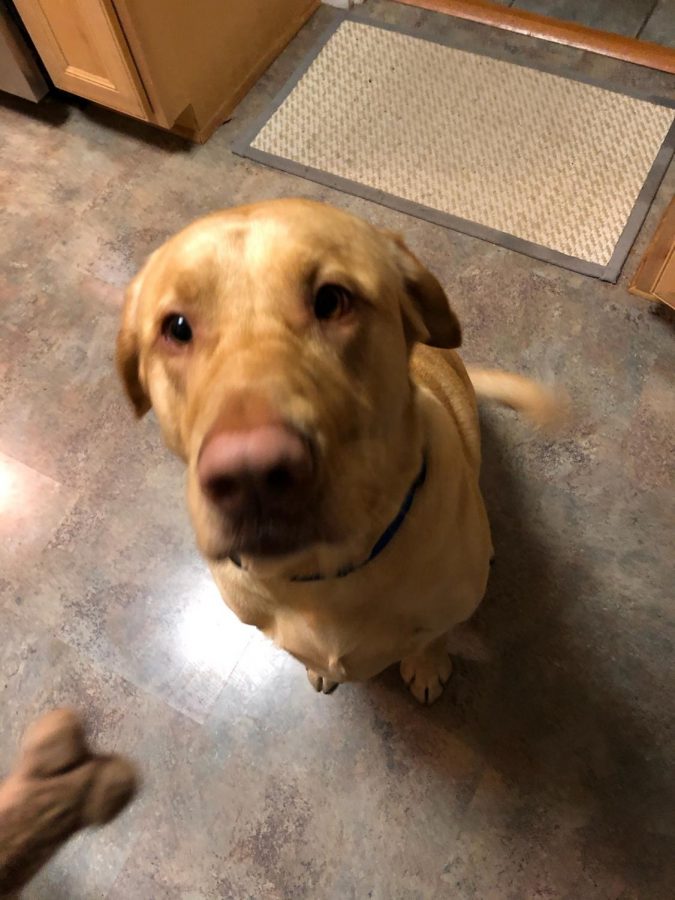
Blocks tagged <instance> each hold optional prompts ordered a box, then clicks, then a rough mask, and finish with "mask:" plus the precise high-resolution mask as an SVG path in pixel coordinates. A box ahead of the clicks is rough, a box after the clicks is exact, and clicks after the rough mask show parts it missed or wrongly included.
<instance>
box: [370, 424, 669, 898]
mask: <svg viewBox="0 0 675 900" xmlns="http://www.w3.org/2000/svg"><path fill="white" fill-rule="evenodd" d="M483 419H484V421H483V422H482V432H483V447H484V465H483V476H482V481H483V490H484V495H485V497H486V502H487V505H488V510H489V514H490V519H491V523H492V528H493V538H494V544H495V551H496V561H495V565H494V567H493V571H492V574H491V579H490V584H489V587H488V592H487V596H486V598H485V600H484V602H483V604H482V605H481V607H480V608H479V610H478V612H477V613H476V615H475V617H474V619H473V622H472V625H473V627H474V628H475V630H476V633H477V635H478V636H479V641H478V643H479V645H480V644H481V643H484V645H485V646H486V647H488V648H489V659H483V660H477V659H474V660H471V659H457V660H456V664H455V672H454V675H453V677H452V679H451V682H450V685H449V687H448V688H447V689H446V694H445V695H444V697H443V698H442V699H441V700H440V701H439V702H438V703H437V704H436V705H435V706H434V707H432V708H431V709H429V710H423V709H421V708H418V707H416V705H415V701H414V700H412V698H410V711H409V712H410V713H411V715H412V716H414V718H415V719H417V718H418V717H423V718H424V719H425V725H424V726H423V727H424V728H425V729H426V728H427V727H428V726H429V725H432V726H435V727H440V728H443V729H445V730H447V731H450V732H452V733H453V734H454V735H455V736H456V737H457V738H459V739H460V740H461V741H462V742H464V743H465V744H467V745H469V746H470V747H471V748H472V749H473V750H474V751H475V752H476V753H477V755H478V756H479V757H480V758H481V759H482V760H484V762H485V763H486V766H487V767H488V770H492V771H493V773H496V778H495V779H494V780H493V781H492V782H488V785H487V788H485V790H487V792H488V793H489V792H490V791H491V790H493V789H495V790H499V791H500V794H499V798H498V800H497V799H496V800H495V802H494V803H493V804H491V803H490V801H489V798H488V801H487V803H486V804H485V808H487V809H489V810H492V811H494V810H497V809H499V810H500V811H501V812H502V813H503V810H504V808H507V809H508V810H510V813H511V816H512V817H511V818H508V817H507V819H506V820H505V821H504V822H503V826H504V831H503V834H504V843H505V844H507V842H508V843H509V844H510V843H511V841H513V840H516V839H517V840H520V842H521V843H522V842H523V839H525V841H527V839H528V838H531V842H532V847H533V853H536V852H537V849H536V848H537V847H541V846H542V845H543V843H545V844H546V845H548V846H549V847H550V846H551V840H553V842H554V845H555V841H556V839H557V838H558V837H559V840H560V844H561V845H562V844H563V842H564V840H565V839H566V837H569V835H566V834H565V823H568V824H569V828H570V832H572V833H573V834H574V837H573V839H572V841H571V842H572V843H573V844H574V846H575V848H576V849H577V850H579V851H580V852H581V854H582V859H584V860H592V863H588V865H599V866H604V867H605V868H606V869H608V870H610V871H613V872H615V873H617V874H618V873H621V876H622V878H624V879H626V881H628V882H629V883H632V884H634V885H643V886H645V885H651V886H653V885H663V886H664V887H665V885H671V884H672V880H673V878H675V871H670V872H666V871H664V866H663V860H664V852H665V858H667V856H668V850H667V840H668V838H667V837H666V834H667V832H668V825H667V823H668V822H669V821H672V811H670V798H672V796H673V785H672V784H670V783H669V782H668V777H667V772H668V766H667V762H666V760H665V756H664V754H665V753H667V752H668V751H667V749H666V748H667V747H668V746H669V738H668V735H667V734H665V733H663V734H659V733H658V725H657V728H656V729H655V728H653V727H650V719H649V716H645V710H644V706H645V694H646V689H645V681H644V674H643V676H642V679H641V680H640V682H639V683H637V684H636V685H633V684H632V683H631V677H630V673H631V662H630V660H628V661H627V660H626V657H625V652H624V655H623V657H622V648H621V646H620V644H619V645H618V646H619V649H618V650H617V652H616V656H615V653H614V650H615V649H616V647H617V639H616V632H615V631H614V630H613V629H612V627H611V626H610V627H609V628H608V629H607V632H606V633H603V631H602V627H603V625H602V623H603V622H607V621H608V619H607V618H605V617H606V616H609V617H610V619H609V621H611V610H609V611H608V610H598V614H597V616H594V615H593V613H590V614H589V607H590V608H591V609H592V608H593V605H594V602H597V603H598V604H599V603H600V598H601V597H602V591H601V590H600V589H599V587H598V589H596V588H595V586H594V581H593V574H592V572H591V568H593V569H595V570H596V571H597V567H596V566H594V565H593V566H591V565H588V566H587V565H586V564H585V563H584V561H583V560H575V562H574V563H573V564H572V565H561V563H560V562H559V560H558V559H556V557H555V555H554V553H553V552H552V550H551V548H550V547H549V546H548V541H547V537H546V535H545V534H542V533H541V530H538V529H537V526H536V517H533V509H531V508H530V504H531V503H532V502H533V501H532V499H528V496H529V497H530V498H533V497H536V495H537V490H536V487H533V488H532V490H531V491H530V492H529V495H528V491H527V490H525V489H524V488H526V487H527V485H523V483H522V477H520V476H518V475H517V474H516V473H515V471H514V464H513V460H514V456H517V454H514V453H513V452H512V449H513V448H510V449H509V448H507V447H505V446H504V444H503V442H502V440H501V438H500V437H498V435H497V433H496V430H494V429H493V426H492V423H491V420H490V418H489V416H483ZM575 608H579V609H582V608H583V610H584V611H583V614H575ZM596 621H597V622H598V623H599V625H595V624H594V626H593V628H594V630H593V631H592V633H589V631H588V628H587V627H580V628H575V622H580V623H583V626H588V624H589V622H596ZM622 640H625V635H624V636H623V638H622ZM608 660H609V661H615V663H616V671H612V668H611V665H608ZM377 684H378V685H379V687H378V688H376V690H378V689H382V688H384V689H385V690H386V691H387V693H389V692H390V691H391V692H400V691H401V689H402V688H401V681H400V678H399V675H398V671H397V670H396V669H393V670H389V671H388V672H387V673H385V674H384V675H383V676H382V678H380V679H378V681H377ZM664 706H665V704H664ZM659 721H660V717H659ZM665 728H666V729H667V725H666V726H665ZM416 731H417V726H413V727H412V728H411V732H410V735H411V737H410V739H411V740H417V737H416V736H415V732H416ZM410 749H411V757H412V758H418V756H417V753H418V748H412V747H411V748H410ZM422 764H425V765H431V766H433V768H434V770H435V771H436V773H437V774H439V773H440V774H441V775H442V776H443V775H444V777H445V778H447V779H448V780H451V779H453V778H456V772H454V771H453V769H452V765H450V767H448V764H447V761H445V760H443V759H441V758H438V759H434V758H433V757H432V756H430V755H426V756H424V758H423V760H422ZM496 784H498V785H499V787H498V788H497V787H496ZM505 798H506V802H505ZM484 801H485V797H483V801H482V802H484ZM489 827H490V828H491V829H494V828H495V827H497V830H498V826H495V822H493V821H492V820H490V823H489ZM462 829H464V825H463V824H462ZM558 830H560V834H559V835H556V833H555V832H556V831H558ZM664 832H665V834H664ZM477 833H478V834H479V833H480V828H478V832H477ZM474 837H476V835H474ZM476 839H478V838H476ZM564 860H565V853H564V852H563V851H562V849H561V851H560V857H559V858H558V859H555V860H554V859H551V860H550V866H551V867H552V869H553V870H556V869H560V868H561V867H562V866H564V864H565V863H564ZM584 864H586V863H584ZM666 868H667V867H666ZM472 896H473V895H472ZM622 896H623V895H622ZM652 896H655V895H652ZM664 896H665V894H664Z"/></svg>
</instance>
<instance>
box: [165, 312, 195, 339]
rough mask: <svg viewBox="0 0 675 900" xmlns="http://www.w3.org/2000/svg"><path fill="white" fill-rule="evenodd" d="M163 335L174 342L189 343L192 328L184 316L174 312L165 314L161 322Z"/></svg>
mask: <svg viewBox="0 0 675 900" xmlns="http://www.w3.org/2000/svg"><path fill="white" fill-rule="evenodd" d="M162 334H163V335H164V337H165V338H166V339H167V340H169V341H173V342H174V343H176V344H189V343H190V341H191V340H192V328H191V327H190V323H189V322H188V320H187V319H186V318H185V316H181V315H176V314H175V313H174V314H172V315H170V316H167V317H166V319H164V322H163V323H162Z"/></svg>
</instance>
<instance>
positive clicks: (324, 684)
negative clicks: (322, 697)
mask: <svg viewBox="0 0 675 900" xmlns="http://www.w3.org/2000/svg"><path fill="white" fill-rule="evenodd" d="M307 678H309V683H310V684H311V685H312V687H313V688H314V690H315V691H317V692H318V693H319V694H332V693H333V691H334V690H337V688H338V687H339V686H340V682H339V681H331V680H330V678H326V677H324V676H323V675H319V674H318V673H317V672H315V671H314V670H313V669H307Z"/></svg>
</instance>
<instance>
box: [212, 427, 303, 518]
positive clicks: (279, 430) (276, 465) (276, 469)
mask: <svg viewBox="0 0 675 900" xmlns="http://www.w3.org/2000/svg"><path fill="white" fill-rule="evenodd" d="M312 473H313V464H312V454H311V451H310V448H309V445H308V444H307V442H306V441H305V439H304V438H303V437H302V436H301V435H300V434H298V433H297V432H296V431H294V430H293V429H292V428H289V427H288V426H286V425H282V424H271V425H261V426H257V427H254V428H250V429H247V430H238V431H232V430H221V431H217V432H215V433H213V434H211V435H209V436H208V437H207V438H206V440H205V441H204V444H203V446H202V449H201V453H200V455H199V460H198V463H197V476H198V478H199V483H200V486H201V489H202V490H203V492H204V493H205V494H206V496H207V497H208V498H209V499H210V500H211V501H212V502H213V503H215V504H217V505H218V506H219V508H220V509H221V510H222V512H224V513H225V514H227V515H229V516H232V517H234V518H236V519H245V518H246V517H247V515H249V514H252V513H260V512H264V511H265V510H267V509H272V508H275V507H277V506H279V505H282V504H285V503H287V502H288V501H289V500H300V499H301V498H302V496H303V495H304V493H305V491H306V488H307V487H308V485H309V483H310V481H311V478H312Z"/></svg>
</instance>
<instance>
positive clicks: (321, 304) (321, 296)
mask: <svg viewBox="0 0 675 900" xmlns="http://www.w3.org/2000/svg"><path fill="white" fill-rule="evenodd" d="M352 302H353V297H352V295H351V294H350V293H349V291H348V290H347V288H344V287H342V286H341V285H339V284H324V285H322V286H321V287H320V288H319V290H318V291H317V292H316V294H315V295H314V315H315V316H316V318H317V319H318V320H319V321H320V322H327V321H329V320H331V319H339V318H340V317H341V316H344V315H346V314H347V313H348V312H349V310H350V309H351V308H352Z"/></svg>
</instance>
